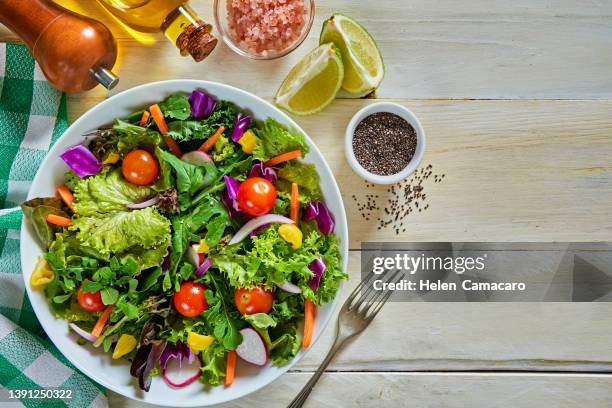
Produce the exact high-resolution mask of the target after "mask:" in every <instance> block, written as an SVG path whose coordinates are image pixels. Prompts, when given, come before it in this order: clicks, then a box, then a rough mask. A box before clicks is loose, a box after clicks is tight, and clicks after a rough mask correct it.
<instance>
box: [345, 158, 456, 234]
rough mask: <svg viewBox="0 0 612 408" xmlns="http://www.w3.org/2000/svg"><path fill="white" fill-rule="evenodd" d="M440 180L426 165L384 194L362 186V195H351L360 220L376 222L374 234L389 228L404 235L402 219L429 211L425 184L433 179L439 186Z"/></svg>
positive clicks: (441, 176) (373, 187) (367, 186)
mask: <svg viewBox="0 0 612 408" xmlns="http://www.w3.org/2000/svg"><path fill="white" fill-rule="evenodd" d="M444 176H445V175H444V174H434V173H433V166H432V165H431V164H429V165H427V166H425V167H422V168H420V169H418V170H417V171H415V172H414V173H413V174H412V176H411V177H409V178H408V179H406V180H404V181H402V182H400V183H398V184H395V185H392V186H390V187H389V188H385V189H384V190H381V187H382V186H375V185H373V184H369V183H368V182H365V188H364V189H363V193H361V194H353V201H355V204H356V206H357V211H358V212H359V215H360V216H361V218H365V219H366V221H369V220H374V219H376V224H377V226H376V229H377V230H382V229H387V228H389V229H391V230H392V231H393V232H395V234H396V235H399V234H400V232H402V233H405V232H406V231H407V227H408V225H409V224H408V221H407V219H406V218H407V217H408V216H409V215H410V214H416V213H421V212H425V211H427V210H428V209H429V204H428V203H427V202H426V199H427V194H426V193H425V187H426V185H427V181H428V180H429V179H430V178H433V182H434V183H441V182H442V179H444ZM385 191H386V193H387V194H385V193H384V192H385ZM372 193H373V194H372Z"/></svg>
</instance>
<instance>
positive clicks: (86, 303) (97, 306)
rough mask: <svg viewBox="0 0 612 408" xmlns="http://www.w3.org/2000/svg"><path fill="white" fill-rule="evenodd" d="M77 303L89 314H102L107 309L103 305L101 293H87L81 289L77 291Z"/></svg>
mask: <svg viewBox="0 0 612 408" xmlns="http://www.w3.org/2000/svg"><path fill="white" fill-rule="evenodd" d="M77 301H78V302H79V306H81V307H82V308H83V309H84V310H86V311H88V312H89V313H94V312H101V311H102V310H104V309H105V308H106V305H105V304H104V303H102V295H101V294H100V291H97V292H94V293H85V292H83V291H82V290H81V288H79V290H78V291H77Z"/></svg>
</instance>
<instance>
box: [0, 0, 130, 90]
mask: <svg viewBox="0 0 612 408" xmlns="http://www.w3.org/2000/svg"><path fill="white" fill-rule="evenodd" d="M0 23H2V24H4V25H5V26H7V27H8V28H9V29H10V30H11V31H13V32H14V33H15V34H17V35H18V36H19V37H20V38H21V39H22V40H23V41H24V42H25V44H26V45H27V47H28V48H29V49H30V52H31V53H32V55H33V56H34V58H35V59H36V61H38V64H39V65H40V67H41V69H42V71H43V73H44V74H45V76H46V77H47V79H48V80H49V82H51V83H52V84H53V85H54V86H55V87H56V88H57V89H59V90H61V91H65V92H82V91H86V90H89V89H91V88H93V87H94V86H96V85H98V84H102V85H104V86H105V87H106V88H108V89H111V88H113V87H114V86H115V85H116V84H117V82H118V81H119V79H118V78H117V77H116V76H115V74H113V73H112V72H111V71H110V70H111V69H112V67H113V65H114V64H115V60H116V59H117V45H116V43H115V39H114V38H113V35H112V34H111V32H110V31H109V29H108V28H106V26H105V25H103V24H102V23H100V22H98V21H96V20H93V19H91V18H88V17H84V16H82V15H80V14H76V13H74V12H72V11H70V10H66V9H65V8H63V7H60V6H58V5H57V4H55V3H53V2H51V1H49V0H0Z"/></svg>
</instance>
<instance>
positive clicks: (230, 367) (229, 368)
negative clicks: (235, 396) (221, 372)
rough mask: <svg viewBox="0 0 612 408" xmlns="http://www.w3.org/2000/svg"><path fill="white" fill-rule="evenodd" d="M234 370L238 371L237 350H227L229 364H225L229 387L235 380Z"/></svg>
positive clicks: (227, 385) (226, 380) (226, 379)
mask: <svg viewBox="0 0 612 408" xmlns="http://www.w3.org/2000/svg"><path fill="white" fill-rule="evenodd" d="M234 371H236V352H235V351H234V350H230V351H228V352H227V364H226V366H225V386H226V387H229V386H230V385H232V383H233V382H234Z"/></svg>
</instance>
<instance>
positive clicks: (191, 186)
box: [157, 148, 218, 195]
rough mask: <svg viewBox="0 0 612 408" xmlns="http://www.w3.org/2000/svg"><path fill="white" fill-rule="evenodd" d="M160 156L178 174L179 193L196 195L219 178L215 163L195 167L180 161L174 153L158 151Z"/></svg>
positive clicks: (177, 187) (177, 186)
mask: <svg viewBox="0 0 612 408" xmlns="http://www.w3.org/2000/svg"><path fill="white" fill-rule="evenodd" d="M157 154H158V156H159V157H160V158H161V159H162V160H163V161H164V162H166V163H168V164H169V165H170V166H171V167H172V168H173V169H174V172H175V173H176V189H177V190H178V192H179V193H184V194H188V195H193V194H195V193H196V192H197V191H198V190H200V189H202V188H203V187H206V186H208V185H210V183H211V182H212V181H213V180H214V179H215V178H216V177H217V174H218V171H217V168H216V167H215V165H214V164H213V163H206V164H205V165H204V166H194V165H193V164H189V163H187V162H184V161H183V160H181V159H179V158H178V157H176V156H175V155H173V154H172V153H169V152H167V151H165V150H161V149H159V148H158V149H157Z"/></svg>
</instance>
